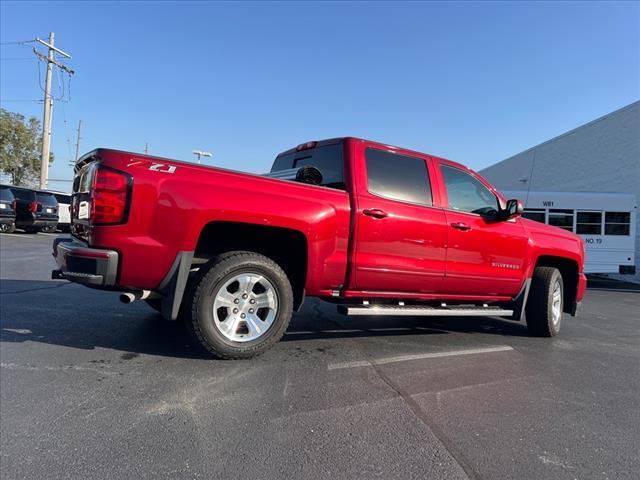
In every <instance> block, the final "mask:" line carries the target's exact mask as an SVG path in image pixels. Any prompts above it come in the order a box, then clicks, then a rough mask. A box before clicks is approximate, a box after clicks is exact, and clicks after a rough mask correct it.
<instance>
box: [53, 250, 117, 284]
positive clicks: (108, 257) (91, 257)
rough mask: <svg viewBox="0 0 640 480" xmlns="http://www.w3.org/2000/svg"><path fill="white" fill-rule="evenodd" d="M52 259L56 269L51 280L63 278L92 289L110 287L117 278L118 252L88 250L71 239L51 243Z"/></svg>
mask: <svg viewBox="0 0 640 480" xmlns="http://www.w3.org/2000/svg"><path fill="white" fill-rule="evenodd" d="M53 257H54V258H55V259H56V263H57V264H58V269H57V270H53V271H52V272H51V278H64V279H66V280H69V281H71V282H75V283H81V284H83V285H88V286H92V287H111V286H114V285H115V284H116V279H117V276H118V252H116V251H115V250H104V249H98V248H90V247H87V246H86V245H84V244H82V243H80V242H78V241H76V240H74V239H71V238H56V239H55V240H54V241H53Z"/></svg>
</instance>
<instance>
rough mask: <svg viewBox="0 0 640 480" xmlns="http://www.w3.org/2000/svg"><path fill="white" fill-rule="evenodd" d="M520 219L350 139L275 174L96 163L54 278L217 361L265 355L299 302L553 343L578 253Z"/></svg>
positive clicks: (140, 160)
mask: <svg viewBox="0 0 640 480" xmlns="http://www.w3.org/2000/svg"><path fill="white" fill-rule="evenodd" d="M522 208H523V207H522V203H521V202H520V201H518V200H515V199H511V200H505V199H504V198H503V197H502V196H501V195H500V193H498V191H496V189H495V188H493V187H492V186H491V185H490V184H489V183H488V182H487V181H486V180H484V179H483V178H482V177H481V176H480V175H478V174H477V173H475V172H473V171H472V170H470V169H469V168H466V167H465V166H463V165H460V164H458V163H455V162H452V161H449V160H445V159H443V158H438V157H435V156H433V155H427V154H423V153H419V152H415V151H411V150H406V149H403V148H398V147H394V146H390V145H385V144H381V143H377V142H372V141H368V140H362V139H357V138H351V137H347V138H337V139H330V140H324V141H312V142H307V143H303V144H301V145H298V146H297V147H295V148H292V149H290V150H287V151H285V152H283V153H281V154H279V155H278V156H277V157H276V159H275V161H274V163H273V167H272V169H271V172H270V173H268V174H265V175H257V174H249V173H241V172H237V171H231V170H225V169H222V168H215V167H208V166H203V165H196V164H192V163H185V162H180V161H175V160H169V159H164V158H158V157H151V156H147V155H141V154H137V153H128V152H122V151H116V150H110V149H98V150H94V151H92V152H90V153H88V154H86V155H84V156H83V157H81V158H80V159H79V160H78V162H77V163H76V165H75V179H74V184H73V194H72V204H71V222H72V223H71V232H72V236H71V238H66V239H64V238H57V239H56V240H55V241H54V244H53V255H54V257H55V259H56V262H57V264H58V268H57V269H56V270H54V271H53V272H52V278H63V279H67V280H70V281H72V282H77V283H80V284H84V285H87V286H90V287H93V288H99V289H104V290H114V291H120V292H123V293H122V294H121V297H120V298H121V300H122V301H123V302H125V303H129V302H131V301H134V300H144V301H146V302H147V303H148V304H149V305H150V306H151V307H153V308H155V309H157V310H158V311H160V312H161V314H162V316H163V317H165V318H166V319H168V320H176V319H178V318H181V319H184V321H185V322H186V323H187V325H188V327H189V329H190V330H191V332H192V333H193V334H194V336H195V338H197V339H198V341H199V342H200V343H201V344H202V345H203V346H204V347H205V348H206V349H207V350H208V351H209V352H211V353H212V354H213V355H214V356H216V357H219V358H248V357H251V356H254V355H256V354H259V353H262V352H264V351H265V350H267V349H268V348H270V347H271V346H272V345H273V344H274V343H276V342H277V341H278V340H279V339H280V338H281V337H282V335H283V334H284V332H285V330H286V329H287V326H288V324H289V320H290V319H291V316H292V314H293V312H294V311H296V310H298V309H299V308H300V307H301V305H302V303H303V300H304V298H305V296H314V297H319V298H321V299H324V300H327V301H330V302H333V303H335V304H336V305H337V309H338V311H339V312H340V313H342V314H346V315H366V316H372V315H391V316H397V315H412V316H465V317H468V316H497V317H506V318H508V319H513V320H521V319H523V318H525V319H526V323H527V326H528V329H529V331H530V332H531V334H533V335H536V336H545V337H550V336H553V335H556V334H557V333H558V332H559V331H560V324H561V319H562V315H563V313H566V314H570V315H573V316H575V315H576V311H577V307H578V304H579V302H580V301H581V300H582V298H583V295H584V291H585V286H586V277H585V275H584V273H583V266H584V243H583V241H582V240H581V239H580V237H578V236H576V235H574V234H573V233H570V232H567V231H565V230H562V229H560V228H556V227H552V226H548V225H543V224H540V223H538V222H534V221H530V220H527V219H524V218H522V217H521V216H520V214H521V213H522Z"/></svg>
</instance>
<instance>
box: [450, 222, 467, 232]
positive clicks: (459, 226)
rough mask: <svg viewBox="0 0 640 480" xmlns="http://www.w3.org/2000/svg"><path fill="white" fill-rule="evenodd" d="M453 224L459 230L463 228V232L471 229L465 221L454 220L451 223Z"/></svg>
mask: <svg viewBox="0 0 640 480" xmlns="http://www.w3.org/2000/svg"><path fill="white" fill-rule="evenodd" d="M451 226H452V227H453V228H455V229H457V230H462V231H463V232H466V231H468V230H471V227H470V226H469V225H468V224H466V223H464V222H454V223H452V224H451Z"/></svg>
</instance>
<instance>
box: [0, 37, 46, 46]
mask: <svg viewBox="0 0 640 480" xmlns="http://www.w3.org/2000/svg"><path fill="white" fill-rule="evenodd" d="M36 41H37V40H36V39H35V38H34V39H33V40H20V41H17V42H2V43H0V45H26V44H27V43H35V42H36Z"/></svg>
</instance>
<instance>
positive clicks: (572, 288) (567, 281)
mask: <svg viewBox="0 0 640 480" xmlns="http://www.w3.org/2000/svg"><path fill="white" fill-rule="evenodd" d="M537 267H554V268H557V269H558V270H559V271H560V274H561V275H562V283H563V286H564V295H563V297H564V298H563V302H562V304H563V311H564V312H565V313H569V314H572V315H573V314H574V312H575V303H576V297H577V294H578V272H579V268H578V262H576V261H575V260H572V259H570V258H566V257H557V256H554V255H541V256H540V257H538V259H537V260H536V263H535V268H537Z"/></svg>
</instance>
